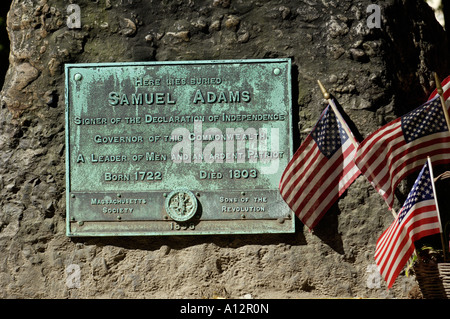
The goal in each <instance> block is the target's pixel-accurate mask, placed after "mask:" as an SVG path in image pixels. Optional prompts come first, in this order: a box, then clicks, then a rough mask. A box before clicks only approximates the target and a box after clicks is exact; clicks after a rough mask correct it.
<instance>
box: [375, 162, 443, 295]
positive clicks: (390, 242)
mask: <svg viewBox="0 0 450 319" xmlns="http://www.w3.org/2000/svg"><path fill="white" fill-rule="evenodd" d="M441 232H442V229H441V222H440V217H439V210H438V205H437V200H436V193H435V189H434V182H433V170H432V166H431V161H430V158H428V159H427V162H426V163H425V165H424V166H423V168H422V170H421V172H420V174H419V176H418V177H417V179H416V182H415V183H414V186H413V187H412V189H411V191H410V193H409V195H408V197H407V199H406V201H405V203H404V204H403V207H402V208H401V210H400V211H399V213H398V216H397V218H396V219H395V221H394V222H393V223H392V225H391V226H390V227H389V228H388V229H386V230H385V231H384V233H383V234H382V235H381V236H380V238H379V239H378V241H377V244H376V248H375V261H376V264H377V265H378V268H379V271H380V274H381V275H382V277H383V278H384V279H385V281H386V283H387V284H388V288H391V287H392V285H393V284H394V282H395V279H396V278H397V276H398V274H399V273H400V271H401V270H402V269H403V267H404V266H405V264H406V262H407V261H408V259H409V258H410V257H411V255H412V254H413V252H414V250H415V246H414V242H415V241H417V240H419V239H421V238H423V237H425V236H430V235H434V234H439V233H441Z"/></svg>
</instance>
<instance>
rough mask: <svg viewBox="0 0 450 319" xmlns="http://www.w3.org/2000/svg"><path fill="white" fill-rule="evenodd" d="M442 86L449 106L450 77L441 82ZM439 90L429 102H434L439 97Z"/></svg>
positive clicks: (431, 96) (434, 92)
mask: <svg viewBox="0 0 450 319" xmlns="http://www.w3.org/2000/svg"><path fill="white" fill-rule="evenodd" d="M441 86H442V90H443V91H444V93H443V96H444V101H445V102H446V104H447V106H448V101H449V98H450V75H449V76H447V77H446V78H445V79H444V81H442V82H441ZM437 94H438V93H437V89H435V90H434V91H433V92H432V93H431V95H430V97H429V98H428V100H432V99H434V98H435V97H436V95H437Z"/></svg>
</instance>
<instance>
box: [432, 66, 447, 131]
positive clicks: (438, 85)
mask: <svg viewBox="0 0 450 319" xmlns="http://www.w3.org/2000/svg"><path fill="white" fill-rule="evenodd" d="M433 74H434V81H435V82H436V91H437V93H438V94H439V99H440V100H441V105H442V109H443V111H444V115H445V121H446V122H447V128H448V130H449V131H450V117H449V115H448V110H447V107H446V106H445V99H444V90H443V89H442V85H441V81H440V80H439V77H438V75H437V73H436V72H433Z"/></svg>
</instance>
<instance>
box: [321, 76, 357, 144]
mask: <svg viewBox="0 0 450 319" xmlns="http://www.w3.org/2000/svg"><path fill="white" fill-rule="evenodd" d="M317 83H318V84H319V87H320V91H322V94H323V97H324V98H325V100H327V101H328V103H329V104H330V106H331V108H332V109H333V111H334V114H336V116H337V118H338V120H339V122H341V125H342V127H343V128H344V130H345V133H347V135H348V137H349V139H350V140H351V141H352V143H353V146H354V147H355V148H358V143H357V142H356V140H355V138H354V137H353V134H352V132H350V129H349V128H348V127H347V125H346V123H345V120H344V119H343V118H342V115H341V113H340V112H339V111H338V109H337V107H336V104H334V101H333V99H332V98H331V96H330V93H328V92H327V90H326V89H325V87H324V86H323V85H322V83H321V82H320V80H317Z"/></svg>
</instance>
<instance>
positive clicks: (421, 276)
mask: <svg viewBox="0 0 450 319" xmlns="http://www.w3.org/2000/svg"><path fill="white" fill-rule="evenodd" d="M414 271H415V273H416V279H417V282H418V283H419V288H420V291H421V292H422V295H423V297H424V298H425V299H449V297H450V263H434V262H429V263H423V262H419V263H416V264H415V265H414Z"/></svg>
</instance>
